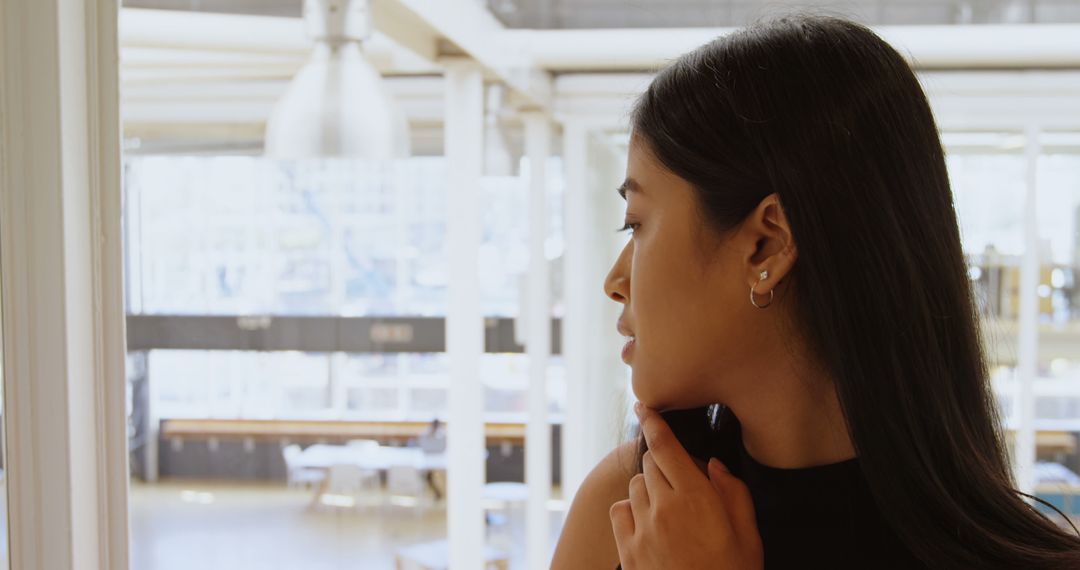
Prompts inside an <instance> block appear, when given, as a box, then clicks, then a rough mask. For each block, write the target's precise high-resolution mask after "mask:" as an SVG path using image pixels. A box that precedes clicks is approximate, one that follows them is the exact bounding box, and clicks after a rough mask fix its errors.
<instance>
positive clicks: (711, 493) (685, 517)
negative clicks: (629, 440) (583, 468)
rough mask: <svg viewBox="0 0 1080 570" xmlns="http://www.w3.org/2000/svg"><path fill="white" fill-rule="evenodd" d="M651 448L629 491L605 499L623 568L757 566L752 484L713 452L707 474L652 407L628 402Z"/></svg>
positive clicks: (759, 556)
mask: <svg viewBox="0 0 1080 570" xmlns="http://www.w3.org/2000/svg"><path fill="white" fill-rule="evenodd" d="M634 411H635V412H637V414H638V418H639V419H640V421H641V430H642V432H643V433H644V435H645V441H646V442H648V444H649V451H646V452H645V456H644V458H643V471H644V472H643V473H639V474H637V475H635V476H634V478H633V479H631V480H630V498H629V499H628V500H624V501H619V502H617V503H615V504H613V505H612V506H611V511H610V513H609V514H610V516H611V528H612V530H613V531H614V533H615V542H616V544H617V546H618V549H619V560H620V561H621V562H622V568H623V570H653V569H660V568H680V569H682V568H687V569H691V568H709V569H714V568H723V569H729V568H730V569H733V570H734V569H737V570H755V569H760V568H763V566H764V560H763V553H762V548H761V535H759V534H758V529H757V522H756V520H755V517H754V503H753V502H752V501H751V499H750V491H749V489H747V488H746V485H745V484H744V483H743V482H742V481H741V480H740V479H739V478H737V477H735V476H734V475H732V474H731V473H730V472H728V470H727V468H725V467H723V465H722V464H721V463H720V462H719V461H718V460H716V459H713V460H711V461H709V467H708V471H709V476H708V478H706V477H705V475H704V474H702V472H701V470H700V469H699V468H698V466H697V465H696V464H695V463H694V460H693V459H692V458H691V457H690V455H689V454H688V453H687V452H686V450H685V449H683V447H682V445H681V444H680V443H679V440H678V439H676V438H675V434H674V433H672V431H671V428H670V427H668V425H667V422H665V421H664V418H662V417H661V416H660V414H658V413H657V412H656V411H654V410H651V409H649V408H646V407H644V406H642V405H641V404H640V403H638V404H635V405H634Z"/></svg>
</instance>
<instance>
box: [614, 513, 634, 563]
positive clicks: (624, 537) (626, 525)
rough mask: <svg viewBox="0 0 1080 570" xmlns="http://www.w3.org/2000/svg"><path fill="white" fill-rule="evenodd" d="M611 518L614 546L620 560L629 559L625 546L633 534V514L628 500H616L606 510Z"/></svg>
mask: <svg viewBox="0 0 1080 570" xmlns="http://www.w3.org/2000/svg"><path fill="white" fill-rule="evenodd" d="M608 516H609V517H610V518H611V532H612V533H613V534H614V535H615V547H616V548H617V549H618V551H619V559H620V560H629V557H628V556H627V555H628V552H627V551H626V550H627V546H628V545H629V543H630V538H632V537H633V536H634V515H633V512H632V511H631V508H630V500H629V499H624V500H622V501H616V502H615V503H614V504H612V505H611V509H610V510H608Z"/></svg>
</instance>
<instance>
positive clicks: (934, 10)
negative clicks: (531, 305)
mask: <svg viewBox="0 0 1080 570" xmlns="http://www.w3.org/2000/svg"><path fill="white" fill-rule="evenodd" d="M475 1H481V2H485V3H486V4H487V6H488V9H489V10H490V11H491V13H492V14H494V15H495V17H496V18H498V19H499V20H500V21H501V22H502V23H503V24H504V25H505V26H506V27H508V28H530V29H531V28H535V29H551V28H561V29H568V28H675V27H732V26H742V25H745V24H748V23H750V22H752V21H754V20H756V19H758V18H761V17H764V16H770V15H776V14H779V13H784V12H788V11H791V10H800V9H809V10H812V11H814V12H815V13H821V12H825V13H830V14H835V15H842V16H846V17H849V18H853V19H855V20H858V21H860V22H863V23H866V24H869V25H949V24H1030V23H1039V24H1045V23H1080V1H1077V0H845V1H837V0H809V1H807V0H803V1H799V2H791V1H777V0H697V1H693V0H633V1H617V0H475ZM302 3H303V2H302V0H124V2H123V5H124V6H125V7H129V8H156V9H166V10H190V11H197V12H220V13H230V14H253V15H264V16H289V17H299V16H300V12H301V5H302Z"/></svg>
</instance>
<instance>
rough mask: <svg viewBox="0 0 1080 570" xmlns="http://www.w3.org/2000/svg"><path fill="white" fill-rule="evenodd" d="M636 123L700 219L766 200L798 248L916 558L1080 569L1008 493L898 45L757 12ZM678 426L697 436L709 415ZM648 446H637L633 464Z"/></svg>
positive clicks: (823, 350)
mask: <svg viewBox="0 0 1080 570" xmlns="http://www.w3.org/2000/svg"><path fill="white" fill-rule="evenodd" d="M630 123H631V125H630V126H631V129H632V131H633V132H634V134H635V135H636V136H640V137H641V138H642V140H643V141H645V143H646V144H647V145H648V148H649V150H650V151H651V152H652V153H653V154H654V155H655V156H656V158H657V159H659V161H660V162H661V163H662V164H663V165H664V166H665V167H666V168H667V169H669V170H671V171H672V172H673V173H675V174H676V175H678V176H680V177H681V178H683V179H685V180H687V181H688V182H690V183H691V185H692V186H693V187H694V189H695V195H696V199H697V201H698V204H699V210H700V213H701V218H702V220H703V223H704V225H705V227H707V228H709V229H711V230H714V231H717V232H724V231H725V230H728V229H730V228H732V227H734V226H735V225H736V224H738V223H739V222H740V221H742V220H743V219H744V218H745V217H746V216H747V215H748V214H749V213H750V212H751V211H752V210H753V209H754V208H755V206H757V205H758V203H759V202H760V201H761V200H762V199H763V198H765V196H767V195H769V194H771V193H773V192H776V193H777V194H778V195H779V197H780V203H781V205H782V207H783V209H784V213H785V214H786V216H787V219H788V221H789V223H790V226H791V231H792V233H793V237H794V241H795V243H796V244H797V247H798V251H799V257H798V260H797V261H796V263H795V265H794V267H793V269H792V271H791V272H790V273H789V275H788V276H787V278H786V279H787V280H788V281H789V285H788V291H787V293H788V296H789V297H790V299H791V301H792V302H793V303H792V305H793V306H792V321H793V322H792V324H793V325H794V327H795V329H796V330H798V331H799V333H800V337H801V338H800V340H801V341H802V342H804V343H806V344H807V346H808V347H809V348H810V350H811V352H812V353H813V354H814V355H816V356H817V358H818V359H819V360H820V362H821V364H822V365H823V366H824V367H825V369H826V371H827V373H828V375H829V376H830V377H831V378H832V379H833V380H834V384H835V389H836V391H837V396H838V398H839V401H840V404H841V407H842V410H843V412H844V416H845V420H846V422H847V426H848V429H849V432H850V435H851V439H852V442H853V444H854V446H855V449H856V452H857V454H858V456H859V458H860V460H859V465H860V467H861V469H862V472H863V475H864V477H865V478H866V480H867V483H868V485H869V487H870V489H871V491H872V493H873V497H874V500H875V502H876V504H877V506H878V508H879V510H880V512H881V514H882V516H883V517H884V518H885V519H886V521H887V522H888V524H889V525H890V526H891V527H892V528H893V529H894V531H895V532H896V534H897V536H898V537H899V538H900V539H901V540H902V541H903V543H904V544H905V545H906V546H907V547H908V549H909V550H910V551H911V552H912V554H913V555H915V556H916V557H917V558H919V559H920V560H922V561H924V562H925V563H926V564H927V565H928V566H930V567H940V568H1066V567H1068V568H1080V538H1077V537H1076V536H1074V535H1072V534H1070V533H1068V532H1067V531H1066V530H1065V529H1063V528H1060V527H1058V526H1057V525H1056V524H1054V523H1053V522H1052V521H1051V520H1049V519H1048V518H1046V517H1045V516H1044V515H1043V514H1041V513H1040V512H1039V511H1038V510H1036V509H1035V508H1033V507H1032V506H1031V505H1029V504H1028V503H1027V502H1025V501H1024V500H1023V499H1022V498H1021V497H1020V496H1019V495H1024V496H1027V497H1030V498H1032V499H1035V497H1031V496H1030V495H1027V494H1025V493H1021V492H1020V491H1018V490H1016V489H1015V488H1014V487H1013V481H1012V475H1011V473H1010V468H1009V460H1008V458H1007V455H1006V454H1005V452H1004V449H1005V447H1004V444H1003V439H1004V438H1003V432H1002V431H1001V430H1002V427H1001V426H1002V423H1001V418H1000V416H999V412H998V409H997V407H996V404H995V401H996V400H995V398H994V395H993V392H992V390H991V388H990V385H989V382H988V372H987V365H986V363H985V360H984V355H983V349H982V343H981V338H980V331H979V328H978V314H977V312H976V309H975V304H974V302H973V298H972V291H971V285H970V282H969V278H968V272H967V267H966V264H965V259H964V254H963V251H962V249H961V245H960V232H959V229H958V226H957V220H956V214H955V210H954V206H953V199H952V192H951V190H950V188H949V179H948V176H947V173H946V168H945V157H944V152H943V150H942V146H941V141H940V139H939V136H938V131H937V126H936V124H935V121H934V117H933V114H932V113H931V110H930V106H929V103H928V102H927V99H926V95H925V94H924V92H923V90H922V87H921V86H920V84H919V81H918V79H917V78H916V76H915V74H914V72H913V71H912V69H911V67H910V66H909V65H908V64H907V62H905V61H904V59H903V57H901V55H900V54H899V53H897V52H896V50H894V49H893V48H892V47H890V46H889V45H888V44H887V43H885V42H884V41H883V40H881V39H880V38H879V37H878V36H877V35H875V34H874V33H873V32H872V31H870V30H869V29H867V28H866V27H865V26H862V25H859V24H856V23H853V22H850V21H846V20H844V19H840V18H834V17H823V16H813V15H798V16H788V17H783V18H778V19H774V20H770V21H765V22H760V23H758V24H755V25H752V26H750V27H747V28H744V29H741V30H739V31H738V32H735V33H733V34H731V35H727V36H724V37H721V38H718V39H716V40H714V41H712V42H710V43H708V44H705V45H703V46H701V47H700V48H698V49H696V50H694V51H692V52H690V53H687V54H685V55H683V56H682V57H680V58H679V59H677V60H676V61H675V62H674V63H672V64H671V65H669V66H667V67H666V68H664V69H662V70H661V71H660V72H659V73H658V75H657V76H656V78H655V79H654V80H653V81H652V83H651V84H650V85H649V87H648V89H647V90H646V91H645V92H644V93H643V94H642V95H641V96H640V98H639V99H638V100H637V102H636V103H635V105H634V107H633V109H632V112H631V117H630ZM700 412H701V410H696V411H695V410H691V411H690V416H686V415H682V416H678V417H680V418H683V419H685V418H686V417H704V415H703V414H701V413H700ZM670 417H672V418H675V417H676V416H673V415H672V416H670ZM673 427H674V428H675V429H676V430H677V432H678V433H679V437H680V439H681V440H683V441H684V442H695V441H698V442H699V441H702V440H705V439H707V438H708V437H710V434H709V433H708V430H710V429H712V427H713V426H711V425H710V424H706V423H705V422H701V421H698V422H692V421H690V422H688V421H681V422H679V423H678V424H677V425H675V426H673ZM690 432H693V433H690ZM643 449H644V445H643V441H642V440H641V439H640V438H639V457H638V464H639V470H640V453H641V451H643ZM1070 524H1071V523H1070Z"/></svg>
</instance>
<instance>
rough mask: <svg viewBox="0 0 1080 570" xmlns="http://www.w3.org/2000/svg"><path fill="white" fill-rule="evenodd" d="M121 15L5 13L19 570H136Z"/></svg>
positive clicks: (38, 4) (79, 2) (76, 1)
mask: <svg viewBox="0 0 1080 570" xmlns="http://www.w3.org/2000/svg"><path fill="white" fill-rule="evenodd" d="M118 12H119V2H118V0H32V1H23V0H10V1H4V2H2V3H0V274H2V286H3V327H4V328H3V330H4V335H3V341H4V345H3V349H4V357H5V358H4V379H3V380H4V390H5V396H6V398H5V401H6V403H7V409H6V410H5V414H4V421H5V422H6V426H5V427H6V436H7V441H6V449H7V461H6V465H5V467H7V470H6V474H7V479H8V517H9V524H8V528H9V539H10V554H11V557H10V561H11V568H19V569H35V570H36V569H48V570H52V569H56V570H60V569H76V570H84V569H85V570H98V569H99V570H106V569H107V570H125V569H126V568H127V567H128V515H127V492H128V487H127V485H128V458H127V434H126V407H125V397H124V396H125V394H124V390H125V377H124V354H125V343H124V338H125V337H124V334H125V333H124V305H123V281H122V278H123V266H122V263H121V259H122V258H121V252H122V249H121V248H122V244H121V218H120V213H121V195H120V153H121V147H120V140H121V139H120V133H121V131H120V124H121V123H120V112H119V103H120V97H119V69H118V66H119V46H118V35H117V27H118V19H119V13H118Z"/></svg>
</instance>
